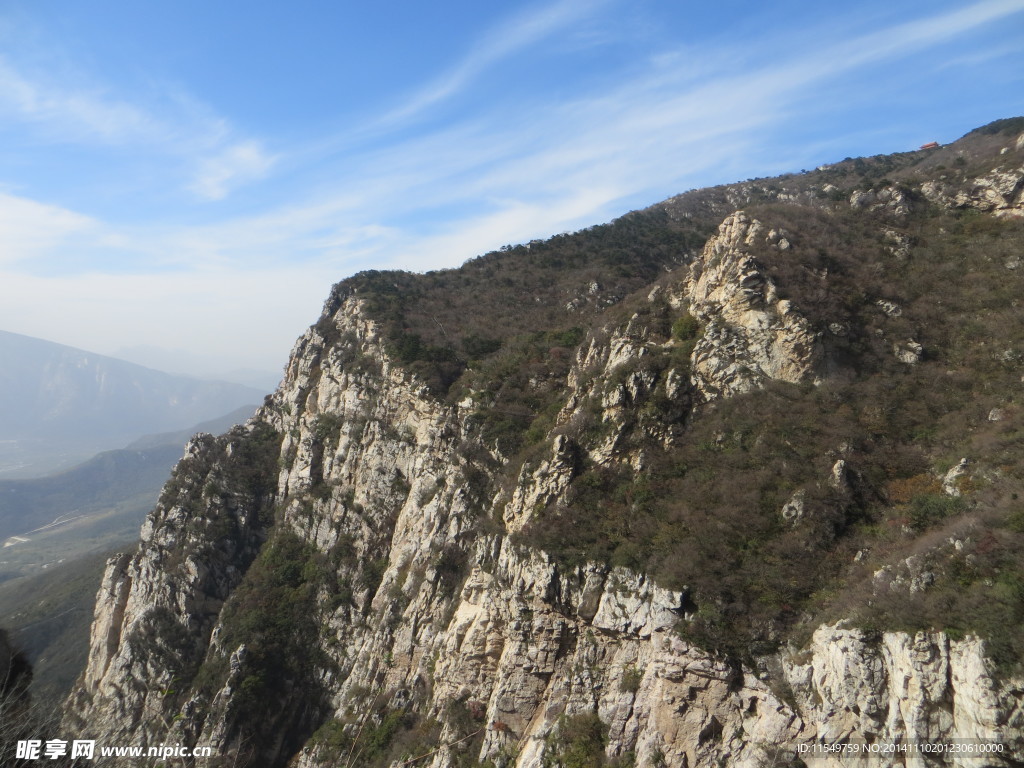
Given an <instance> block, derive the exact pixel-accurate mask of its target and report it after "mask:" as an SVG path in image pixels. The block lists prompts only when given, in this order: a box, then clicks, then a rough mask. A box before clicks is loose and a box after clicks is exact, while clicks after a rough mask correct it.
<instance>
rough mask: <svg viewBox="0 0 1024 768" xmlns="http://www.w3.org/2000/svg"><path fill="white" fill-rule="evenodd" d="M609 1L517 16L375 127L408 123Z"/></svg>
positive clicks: (568, 2)
mask: <svg viewBox="0 0 1024 768" xmlns="http://www.w3.org/2000/svg"><path fill="white" fill-rule="evenodd" d="M607 2H608V0H559V1H558V2H555V3H553V4H550V5H547V6H543V7H537V8H533V9H531V10H529V11H527V12H526V13H522V14H520V15H518V16H515V17H513V18H511V19H509V20H507V21H506V22H504V23H503V24H501V25H499V26H498V27H497V28H495V29H493V30H491V31H490V32H489V33H487V34H486V35H484V36H483V38H482V39H481V40H479V41H478V42H477V43H476V44H475V45H473V46H472V48H470V50H469V52H468V53H467V54H466V55H465V56H464V57H463V58H462V59H461V60H460V61H458V62H457V63H456V64H455V65H454V66H452V67H451V68H449V69H448V70H447V71H446V72H444V73H443V74H441V75H440V76H439V77H437V78H435V79H433V80H431V81H430V82H429V83H427V84H426V85H424V86H423V87H421V88H420V89H419V90H418V91H416V92H415V93H414V94H413V95H412V96H411V97H410V98H409V99H408V100H407V101H406V102H405V103H404V104H403V105H402V106H400V107H398V108H397V109H395V110H393V111H392V112H390V113H388V114H387V115H385V116H384V117H383V118H382V119H381V120H380V121H378V122H377V123H376V124H378V125H380V124H388V123H397V122H401V121H404V120H409V119H411V118H413V117H414V116H415V115H417V114H419V113H420V112H422V111H424V110H425V109H427V108H429V107H431V106H434V105H435V104H438V103H440V102H442V101H444V100H446V99H448V98H451V97H452V96H454V95H455V94H457V93H458V92H459V91H461V90H463V89H465V88H466V87H468V86H469V85H471V84H472V83H473V82H474V81H476V80H478V79H479V78H480V77H481V76H482V75H483V74H484V73H485V72H486V70H487V69H488V68H490V67H492V66H494V65H495V64H497V63H498V62H500V61H501V60H503V59H506V58H508V57H510V56H513V55H515V54H517V53H519V52H520V51H523V50H524V49H526V48H529V47H531V46H534V45H536V44H538V43H540V42H542V41H543V40H545V39H546V38H548V37H550V36H552V35H553V34H555V33H556V32H559V31H561V30H564V29H566V28H567V27H570V26H571V25H573V24H576V23H578V22H579V21H580V20H581V19H582V18H584V17H586V16H588V15H591V14H594V13H596V12H597V11H598V10H600V8H601V6H603V5H606V4H607Z"/></svg>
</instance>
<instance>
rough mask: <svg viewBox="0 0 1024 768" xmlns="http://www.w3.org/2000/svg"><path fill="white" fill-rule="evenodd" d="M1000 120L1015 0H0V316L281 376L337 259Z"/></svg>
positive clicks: (561, 219)
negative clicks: (377, 2) (835, 0)
mask: <svg viewBox="0 0 1024 768" xmlns="http://www.w3.org/2000/svg"><path fill="white" fill-rule="evenodd" d="M1020 114H1024V0H981V1H980V2H964V1H963V0H929V2H924V1H923V0H903V2H898V3H893V2H891V1H890V0H886V1H885V2H882V1H881V0H862V1H861V2H857V3H845V4H831V3H820V2H809V1H807V0H779V1H778V2H772V3H764V2H747V1H746V0H721V1H720V2H717V3H707V2H701V3H697V2H685V1H684V0H675V1H670V0H629V1H628V2H627V1H626V0H555V1H554V2H516V1H512V2H505V3H480V2H468V1H463V0H440V1H439V2H435V3H418V2H416V3H414V2H404V3H391V4H382V5H381V6H377V7H371V6H370V4H367V3H354V2H339V1H338V0H306V1H305V2H301V1H300V2H296V3H287V4H285V3H281V2H273V3H271V2H261V1H260V0H247V2H245V3H241V2H236V1H235V0H220V1H219V2H215V3H210V2H208V1H207V0H203V1H202V2H199V1H198V0H176V1H175V2H162V3H140V2H137V1H136V2H126V1H125V0H93V2H90V3H75V2H69V1H67V0H63V1H61V0H56V1H55V2H48V3H32V2H14V1H13V0H0V329H3V330H8V331H13V332H16V333H23V334H27V335H31V336H38V337H41V338H45V339H49V340H52V341H57V342H61V343H64V344H70V345H73V346H77V347H82V348H85V349H88V350H92V351H95V352H100V353H104V354H113V353H118V352H122V351H125V350H129V349H132V348H139V347H156V348H159V349H160V350H170V351H174V350H177V351H179V352H181V351H187V352H188V353H189V354H192V355H195V356H197V357H199V358H202V357H205V358H207V359H208V360H209V361H210V362H209V369H210V370H213V369H215V368H218V367H219V368H220V369H221V370H227V369H230V368H237V367H249V368H261V369H270V370H280V369H281V367H282V366H283V364H284V362H285V360H286V357H287V354H288V351H289V350H290V348H291V345H292V343H293V342H294V340H295V338H296V336H297V335H298V334H299V333H301V332H302V331H303V330H304V329H305V328H306V327H307V326H308V325H309V324H311V323H312V322H314V321H315V320H316V317H317V315H318V313H319V310H320V307H321V305H322V302H323V300H324V298H326V296H327V293H328V290H329V288H330V285H331V284H332V283H333V282H336V281H338V280H340V279H342V278H344V277H346V276H348V275H351V274H353V273H355V272H357V271H359V270H362V269H368V268H377V269H387V268H401V269H412V270H417V271H423V270H428V269H438V268H444V267H453V266H457V265H458V264H460V263H461V262H463V261H465V260H466V259H468V258H471V257H473V256H475V255H478V254H480V253H484V252H487V251H490V250H494V249H496V248H498V247H500V246H502V245H504V244H506V243H517V242H524V241H527V240H530V239H533V238H541V237H546V236H548V235H552V234H556V233H559V232H563V231H572V230H575V229H579V228H581V227H584V226H588V225H591V224H596V223H600V222H603V221H606V220H608V219H611V218H613V217H615V216H618V215H621V214H622V213H625V212H626V211H628V210H631V209H636V208H640V207H643V206H646V205H650V204H652V203H655V202H657V201H659V200H661V199H664V198H666V197H668V196H670V195H673V194H676V193H678V192H682V191H684V190H686V189H689V188H693V187H701V186H707V185H710V184H717V183H725V182H731V181H736V180H740V179H745V178H750V177H757V176H766V175H774V174H778V173H784V172H789V171H799V170H801V169H803V168H812V167H814V166H816V165H819V164H821V163H827V162H831V161H835V160H839V159H842V158H844V157H847V156H857V155H871V154H878V153H888V152H896V151H904V150H908V149H916V148H917V147H918V146H919V145H920V144H923V143H925V142H928V141H932V140H937V141H940V142H949V141H952V140H954V139H956V138H958V137H959V136H961V135H963V134H964V133H966V132H967V131H969V130H971V129H972V128H975V127H977V126H979V125H982V124H984V123H987V122H990V121H991V120H994V119H997V118H1001V117H1009V116H1013V115H1020ZM150 353H152V354H163V352H155V351H154V350H150ZM139 354H142V352H139ZM153 359H154V358H152V357H150V358H149V361H150V362H151V361H152V360H153ZM166 359H167V360H168V361H169V364H168V365H166V366H164V367H166V368H176V367H177V368H180V367H181V366H180V365H177V366H176V365H175V364H174V363H173V360H174V356H173V355H172V354H170V353H167V358H166ZM192 365H193V366H194V370H195V371H196V372H200V368H202V367H203V364H202V362H201V361H200V360H196V361H195V362H194V363H193V364H192Z"/></svg>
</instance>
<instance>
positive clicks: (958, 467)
mask: <svg viewBox="0 0 1024 768" xmlns="http://www.w3.org/2000/svg"><path fill="white" fill-rule="evenodd" d="M969 464H970V462H968V461H967V459H960V461H958V462H957V463H956V464H954V465H953V466H952V467H950V469H949V471H948V472H946V474H945V475H943V477H942V490H943V491H945V492H946V493H947V494H948V495H949V496H959V495H960V487H959V482H960V478H961V477H963V476H964V475H966V474H967V467H968V466H969Z"/></svg>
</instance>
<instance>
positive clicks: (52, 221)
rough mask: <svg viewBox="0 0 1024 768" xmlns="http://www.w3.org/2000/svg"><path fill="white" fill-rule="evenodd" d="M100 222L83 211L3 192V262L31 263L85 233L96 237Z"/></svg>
mask: <svg viewBox="0 0 1024 768" xmlns="http://www.w3.org/2000/svg"><path fill="white" fill-rule="evenodd" d="M102 228H103V227H102V225H101V224H100V222H98V221H96V220H94V219H92V218H90V217H88V216H83V215H82V214H80V213H75V212H74V211H69V210H66V209H64V208H60V207H57V206H54V205H46V204H44V203H39V202H36V201H34V200H28V199H26V198H23V197H17V196H15V195H10V194H4V193H0V243H2V244H3V247H2V248H0V263H3V264H16V263H19V262H21V263H28V262H31V261H32V260H33V259H37V258H40V257H44V256H47V255H49V254H51V253H52V252H53V251H54V250H56V249H58V248H66V247H69V246H70V245H71V244H72V242H73V241H74V240H75V239H77V238H81V237H83V236H96V235H97V234H98V233H99V232H100V231H101V230H102Z"/></svg>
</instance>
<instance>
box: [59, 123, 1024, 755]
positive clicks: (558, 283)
mask: <svg viewBox="0 0 1024 768" xmlns="http://www.w3.org/2000/svg"><path fill="white" fill-rule="evenodd" d="M1022 247H1024V119H1020V118H1017V119H1012V120H1005V121H999V122H997V123H993V124H992V125H989V126H986V127H984V128H982V129H979V130H977V131H974V132H972V133H971V134H969V135H967V136H965V137H964V138H963V139H961V140H960V141H958V142H956V143H955V144H952V145H950V146H947V147H938V148H929V149H923V150H920V151H916V152H908V153H904V154H901V155H893V156H884V157H872V158H862V159H847V160H844V161H842V162H839V163H836V164H834V165H831V166H828V167H823V168H821V169H819V170H817V171H814V172H811V173H804V174H796V175H790V176H784V177H779V178H774V179H758V180H752V181H747V182H743V183H738V184H732V185H726V186H721V187H716V188H712V189H706V190H698V191H694V192H690V193H686V194H683V195H680V196H678V197H675V198H672V199H670V200H667V201H665V202H663V203H661V204H658V205H655V206H653V207H651V208H649V209H646V210H643V211H638V212H634V213H630V214H628V215H626V216H623V217H622V218H620V219H618V220H616V221H614V222H611V223H610V224H606V225H602V226H598V227H592V228H590V229H587V230H584V231H581V232H578V233H575V234H572V235H560V236H557V237H554V238H552V239H550V240H547V241H543V242H532V243H529V244H527V245H522V246H517V247H510V248H505V249H503V250H502V251H500V252H496V253H492V254H488V255H486V256H483V257H480V258H478V259H475V260H473V261H471V262H469V263H467V264H465V265H464V266H463V267H461V268H459V269H456V270H447V271H443V272H432V273H427V274H424V275H416V274H408V273H392V272H368V273H363V274H360V275H356V276H355V277H352V278H350V279H348V280H345V281H343V282H341V283H339V284H338V285H337V286H335V288H334V289H333V291H332V293H331V295H330V297H329V298H328V300H327V302H326V304H325V306H324V309H323V313H322V315H321V317H320V319H319V321H318V322H317V323H316V324H315V325H314V326H313V327H312V328H310V330H309V331H307V332H306V333H305V334H304V335H303V336H302V337H301V338H300V339H299V341H298V342H297V344H296V346H295V348H294V351H293V354H292V357H291V359H290V361H289V362H288V367H287V371H286V376H285V379H284V381H283V383H282V385H281V387H280V388H279V389H278V390H277V392H276V393H274V395H273V396H272V397H271V398H270V399H269V400H268V401H267V403H266V404H265V405H264V407H263V408H262V409H261V410H260V411H259V412H258V414H257V415H256V417H255V418H254V419H253V420H251V421H250V422H249V423H248V424H247V426H245V427H244V428H237V429H235V430H232V431H231V432H229V433H227V434H226V435H223V436H221V437H213V436H210V435H201V436H199V437H197V438H195V439H194V440H193V441H192V442H191V443H190V444H189V446H188V448H187V450H186V454H185V457H184V458H183V459H182V460H181V462H180V463H179V464H178V466H177V469H176V470H175V473H174V475H173V477H172V478H171V480H170V481H169V483H168V484H167V486H166V487H165V488H164V491H163V494H162V497H161V499H160V502H159V503H158V505H157V507H156V508H155V509H154V510H153V512H152V513H151V514H150V516H149V518H148V519H147V521H146V523H145V525H144V527H143V531H142V542H141V544H140V545H139V547H138V549H137V550H136V551H134V552H131V553H127V554H124V555H121V556H118V557H116V558H114V559H113V560H111V561H110V562H109V564H108V567H107V571H106V574H105V576H104V579H103V584H102V587H101V589H100V593H99V595H98V599H97V605H96V614H95V616H96V618H95V623H94V625H93V630H92V638H91V641H90V656H89V663H88V667H87V669H86V670H85V673H84V675H83V676H82V678H81V680H80V682H79V684H78V685H77V687H76V689H75V690H74V692H73V693H72V695H71V697H70V698H69V700H68V702H67V706H66V712H65V720H64V723H65V728H66V730H67V733H68V734H69V735H71V734H73V737H74V738H96V739H98V740H99V741H100V742H101V743H105V744H137V745H147V746H149V745H158V744H170V743H175V744H181V745H185V746H186V747H187V748H189V749H191V748H193V747H204V748H205V747H209V748H211V750H212V752H213V754H214V755H215V756H217V759H219V760H220V761H221V763H222V764H224V765H246V766H285V765H290V766H298V767H299V768H326V766H338V765H342V766H400V765H417V766H432V768H449V767H454V766H470V765H489V766H517V768H540V767H541V766H601V765H606V766H616V765H617V766H627V765H635V766H643V767H644V768H647V767H651V768H653V767H654V766H674V767H678V766H689V767H691V768H692V767H693V766H718V765H725V764H727V765H734V766H761V765H782V764H786V765H799V764H801V763H800V760H801V759H802V758H801V755H802V754H803V753H802V752H801V749H803V748H807V747H808V745H812V744H815V743H818V744H823V743H832V742H835V741H838V740H842V741H843V742H845V743H850V744H871V743H874V744H905V745H906V744H914V745H918V744H926V743H928V744H933V743H940V742H943V743H953V740H961V741H959V742H957V743H970V744H974V745H988V747H987V749H991V750H992V755H991V759H990V760H989V762H987V763H986V764H992V765H1003V764H1006V765H1011V764H1014V763H1013V762H1012V761H1013V760H1015V759H1018V758H1019V756H1020V755H1021V754H1024V709H1022V703H1021V699H1020V691H1021V690H1024V677H1022V674H1024V672H1022V659H1024V640H1022V638H1024V632H1022V629H1024V565H1022V563H1024V518H1022V515H1021V511H1020V504H1019V500H1018V499H1019V497H1020V494H1021V493H1024V487H1022V485H1024V467H1022V464H1021V451H1020V448H1021V439H1022V438H1021V435H1022V434H1024V432H1022V425H1021V419H1022V412H1021V409H1020V403H1019V401H1020V397H1019V392H1020V386H1021V378H1022V376H1024V315H1022V313H1021V312H1020V309H1019V307H1018V303H1019V301H1020V296H1021V295H1022V293H1024V292H1022V288H1024V285H1022V280H1024V266H1022V263H1021V253H1022ZM997 748H998V749H999V750H1000V752H999V753H998V754H997V753H996V752H995V750H996V749H997ZM1013 755H1016V756H1017V757H1015V758H1011V757H1010V756H1013ZM1004 757H1006V758H1008V759H1007V760H1004ZM958 759H959V758H954V763H955V764H960V763H956V760H958ZM203 760H206V758H204V759H203ZM196 764H203V765H207V764H210V763H207V762H204V761H200V760H197V761H196ZM213 764H217V763H216V762H214V763H213ZM821 764H822V765H839V764H840V763H839V761H838V760H837V759H835V758H831V757H823V758H822V763H821ZM963 764H964V765H967V764H973V763H970V762H969V761H968V762H964V763H963Z"/></svg>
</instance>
